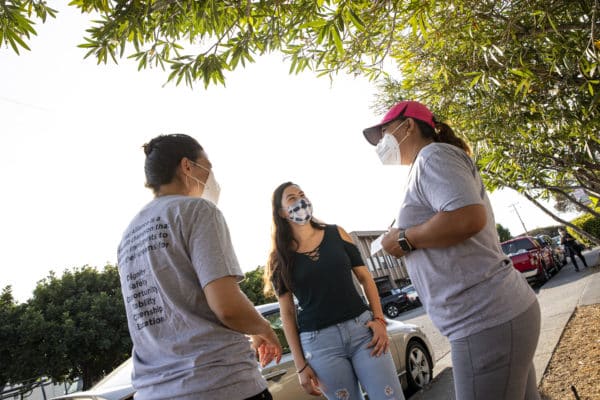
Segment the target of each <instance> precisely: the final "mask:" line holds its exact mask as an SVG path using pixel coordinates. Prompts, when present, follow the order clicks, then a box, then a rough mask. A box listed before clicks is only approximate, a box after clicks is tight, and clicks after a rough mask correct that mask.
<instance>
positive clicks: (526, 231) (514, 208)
mask: <svg viewBox="0 0 600 400" xmlns="http://www.w3.org/2000/svg"><path fill="white" fill-rule="evenodd" d="M511 206H512V208H513V210H515V213H517V217H519V221H521V225H523V229H524V230H525V234H526V235H528V236H529V231H528V230H527V228H526V227H525V224H524V223H523V220H522V219H521V215H520V214H519V211H518V210H517V207H515V203H512V204H511Z"/></svg>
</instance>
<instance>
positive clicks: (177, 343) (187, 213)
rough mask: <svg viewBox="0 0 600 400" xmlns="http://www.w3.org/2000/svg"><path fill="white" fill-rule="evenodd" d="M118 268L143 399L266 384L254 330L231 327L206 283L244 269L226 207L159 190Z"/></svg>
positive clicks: (217, 395) (126, 242)
mask: <svg viewBox="0 0 600 400" xmlns="http://www.w3.org/2000/svg"><path fill="white" fill-rule="evenodd" d="M118 261H119V274H120V277H121V286H122V291H123V298H124V300H125V308H126V312H127V322H128V325H129V332H130V334H131V339H132V341H133V375H132V380H133V386H134V387H135V389H136V390H137V394H136V398H139V399H144V400H145V399H198V398H201V399H204V400H212V399H214V400H217V399H218V400H221V399H232V400H234V399H244V398H247V397H251V396H253V395H256V394H258V393H260V392H262V391H263V390H264V389H265V388H266V387H267V384H266V381H265V380H264V379H263V377H262V376H261V374H260V372H259V370H258V364H257V362H256V359H255V356H254V352H253V351H252V349H251V348H250V343H249V340H248V338H247V337H246V336H245V335H243V334H241V333H238V332H235V331H233V330H231V329H229V328H227V327H225V326H224V325H223V324H222V323H221V322H220V321H219V319H218V318H217V316H216V315H215V314H214V313H213V312H212V310H211V309H210V308H209V306H208V303H207V300H206V297H205V295H204V291H203V288H204V287H205V286H206V285H207V284H208V283H210V282H212V281H214V280H216V279H218V278H222V277H226V276H236V277H239V278H240V279H241V278H242V277H243V274H242V271H241V270H240V267H239V264H238V261H237V258H236V255H235V253H234V251H233V247H232V245H231V239H230V236H229V230H228V228H227V224H226V223H225V220H224V218H223V215H222V214H221V212H220V211H219V210H218V209H217V208H216V207H215V206H214V205H213V204H212V203H211V202H209V201H206V200H203V199H200V198H194V197H189V196H178V195H174V196H164V197H158V198H156V199H155V200H153V201H152V202H150V203H149V204H148V205H146V206H145V207H144V208H143V209H142V210H141V211H140V212H139V213H138V215H137V216H136V217H135V218H134V219H133V221H132V222H131V223H130V225H129V227H128V228H127V229H126V231H125V233H124V235H123V239H122V241H121V244H120V245H119V250H118Z"/></svg>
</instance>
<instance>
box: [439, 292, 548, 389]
mask: <svg viewBox="0 0 600 400" xmlns="http://www.w3.org/2000/svg"><path fill="white" fill-rule="evenodd" d="M539 336H540V306H539V304H538V302H537V300H536V301H535V303H534V304H533V305H531V307H529V308H528V309H527V310H526V311H525V312H524V313H522V314H520V315H518V316H517V317H515V318H514V319H512V320H511V321H508V322H506V323H504V324H501V325H498V326H495V327H493V328H489V329H486V330H484V331H482V332H478V333H476V334H474V335H471V336H467V337H466V338H462V339H458V340H453V341H451V342H450V345H451V350H452V368H453V370H454V389H455V391H456V399H457V400H481V399H485V400H540V394H539V392H538V390H537V384H536V378H535V368H534V366H533V355H534V353H535V348H536V346H537V343H538V338H539Z"/></svg>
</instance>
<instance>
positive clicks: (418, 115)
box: [363, 101, 435, 146]
mask: <svg viewBox="0 0 600 400" xmlns="http://www.w3.org/2000/svg"><path fill="white" fill-rule="evenodd" d="M398 117H405V118H409V117H410V118H414V119H418V120H420V121H423V122H425V123H426V124H427V125H429V126H431V127H432V128H433V129H435V123H434V122H433V114H432V113H431V111H429V109H428V108H427V107H425V106H424V105H423V104H421V103H419V102H418V101H401V102H400V103H398V104H396V105H395V106H394V107H392V108H390V110H389V111H388V112H387V114H385V116H384V117H383V119H382V120H381V122H380V123H378V124H377V125H374V126H371V127H370V128H367V129H364V130H363V135H365V139H367V141H368V142H369V143H371V144H372V145H373V146H375V145H376V144H377V143H379V141H380V140H381V136H382V135H381V127H382V126H383V125H385V124H387V123H388V122H391V121H393V120H395V119H397V118H398Z"/></svg>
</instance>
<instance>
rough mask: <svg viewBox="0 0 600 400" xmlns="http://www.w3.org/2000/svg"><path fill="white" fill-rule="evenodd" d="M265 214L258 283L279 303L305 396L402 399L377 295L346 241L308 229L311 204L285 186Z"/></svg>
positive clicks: (322, 228)
mask: <svg viewBox="0 0 600 400" xmlns="http://www.w3.org/2000/svg"><path fill="white" fill-rule="evenodd" d="M272 206H273V244H272V249H271V254H270V257H269V262H268V263H267V268H266V273H265V283H266V288H267V290H270V289H271V288H273V289H274V290H275V292H276V294H277V296H278V300H279V305H280V309H281V319H282V322H283V330H284V332H285V336H286V339H287V341H288V344H289V346H290V349H291V351H292V356H293V358H294V363H295V365H296V369H297V371H298V376H299V379H300V384H301V385H302V387H303V388H304V390H305V391H306V392H307V393H309V394H313V395H319V394H321V393H322V394H324V395H325V396H326V397H327V398H328V399H362V398H363V396H362V393H361V391H360V388H359V385H358V382H359V381H360V383H361V385H362V386H363V387H364V388H365V390H366V391H367V393H368V394H369V398H370V399H371V400H377V399H401V400H402V399H404V395H403V393H402V389H401V386H400V381H399V380H398V377H397V375H396V370H395V367H394V362H393V360H392V357H391V354H390V352H388V347H389V339H388V336H387V330H386V326H385V325H386V323H385V320H384V318H383V312H382V310H381V303H380V300H379V294H378V291H377V287H376V285H375V282H374V281H373V278H372V277H371V274H370V273H369V271H368V269H367V267H365V265H364V262H363V260H362V258H361V256H360V252H359V251H358V248H357V247H356V246H355V245H354V244H353V243H352V239H351V238H350V236H349V235H348V234H347V233H346V232H345V231H344V230H343V229H342V228H339V227H337V226H335V225H325V224H322V223H319V222H317V221H315V220H314V219H313V218H312V205H311V203H310V201H309V200H308V199H307V198H306V196H305V194H304V192H303V191H302V190H301V189H300V187H298V186H297V185H295V184H293V183H292V182H286V183H283V184H282V185H280V186H279V187H278V188H277V189H276V190H275V192H274V193H273V199H272ZM353 274H354V275H355V276H356V278H357V279H358V281H359V282H360V284H361V285H362V287H363V288H364V292H365V296H366V298H367V300H368V301H369V304H370V310H369V308H368V307H367V305H366V304H365V303H364V302H363V300H362V298H361V296H360V294H359V293H358V291H357V290H356V287H355V286H354V283H353V279H352V275H353ZM294 296H295V297H296V298H297V299H298V310H299V311H298V315H297V316H296V307H295V304H294Z"/></svg>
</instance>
